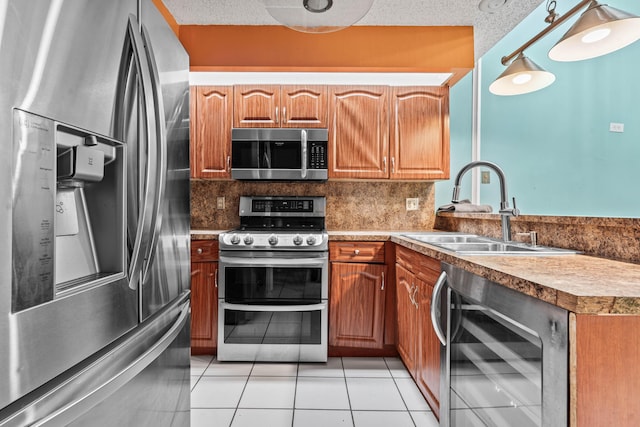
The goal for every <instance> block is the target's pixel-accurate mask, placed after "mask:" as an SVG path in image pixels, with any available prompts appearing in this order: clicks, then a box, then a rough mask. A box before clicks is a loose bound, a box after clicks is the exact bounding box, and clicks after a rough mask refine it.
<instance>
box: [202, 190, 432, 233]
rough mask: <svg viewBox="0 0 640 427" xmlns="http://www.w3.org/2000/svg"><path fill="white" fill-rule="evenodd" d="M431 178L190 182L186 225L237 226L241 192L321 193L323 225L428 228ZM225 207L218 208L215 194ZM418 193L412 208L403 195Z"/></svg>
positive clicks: (225, 228)
mask: <svg viewBox="0 0 640 427" xmlns="http://www.w3.org/2000/svg"><path fill="white" fill-rule="evenodd" d="M434 190H435V186H434V185H433V183H432V182H396V181H327V182H245V181H211V180H192V181H191V228H192V229H210V230H227V229H232V228H235V227H237V226H238V225H239V218H238V203H239V200H240V196H253V195H262V196H325V197H326V198H327V219H326V226H327V229H328V230H331V231H335V230H354V231H357V230H380V231H387V230H431V229H432V228H433V224H434V221H435V208H434V203H435V200H434ZM218 197H224V198H225V208H224V209H217V198H218ZM414 197H417V198H419V206H418V210H417V211H407V210H406V203H405V201H406V199H407V198H414Z"/></svg>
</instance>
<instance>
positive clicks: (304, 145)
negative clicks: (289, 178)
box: [301, 129, 308, 178]
mask: <svg viewBox="0 0 640 427" xmlns="http://www.w3.org/2000/svg"><path fill="white" fill-rule="evenodd" d="M301 133H302V135H301V142H302V165H301V174H302V178H306V177H307V163H308V158H307V156H308V154H307V131H306V130H305V129H302V130H301Z"/></svg>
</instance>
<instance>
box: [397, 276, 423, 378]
mask: <svg viewBox="0 0 640 427" xmlns="http://www.w3.org/2000/svg"><path fill="white" fill-rule="evenodd" d="M415 290H416V280H415V276H414V275H413V273H411V272H410V271H409V270H407V269H406V268H404V267H402V266H400V265H396V292H397V294H396V298H397V305H398V339H397V347H398V353H399V354H400V357H401V358H402V361H403V362H404V364H405V366H406V367H407V370H408V371H409V372H410V373H411V375H412V376H414V375H415V371H416V355H417V351H416V344H417V340H416V329H417V326H418V310H417V309H416V307H415V304H414V295H415Z"/></svg>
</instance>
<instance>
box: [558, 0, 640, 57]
mask: <svg viewBox="0 0 640 427" xmlns="http://www.w3.org/2000/svg"><path fill="white" fill-rule="evenodd" d="M638 39H640V16H635V15H632V14H630V13H627V12H624V11H622V10H618V9H615V8H613V7H610V6H608V5H606V4H599V3H598V2H597V1H592V2H591V4H590V5H589V7H588V8H587V10H586V11H585V12H584V13H583V14H582V15H580V18H578V20H577V21H576V22H575V24H573V26H572V27H571V28H570V29H569V31H567V32H566V34H565V35H564V36H562V38H561V39H560V41H559V42H558V43H556V44H555V46H553V47H552V48H551V50H550V51H549V58H551V59H553V60H554V61H580V60H583V59H590V58H595V57H597V56H601V55H606V54H607V53H611V52H614V51H616V50H618V49H621V48H623V47H625V46H628V45H630V44H631V43H633V42H635V41H636V40H638Z"/></svg>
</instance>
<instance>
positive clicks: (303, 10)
mask: <svg viewBox="0 0 640 427" xmlns="http://www.w3.org/2000/svg"><path fill="white" fill-rule="evenodd" d="M263 2H264V5H265V8H266V9H267V12H269V14H270V15H271V16H272V17H273V18H274V19H275V20H276V21H278V22H280V23H281V24H282V25H285V26H287V27H289V28H291V29H293V30H296V31H302V32H304V33H330V32H333V31H338V30H341V29H343V28H346V27H349V26H351V25H353V24H355V23H356V22H358V21H359V20H360V19H362V17H364V15H366V14H367V12H369V9H371V5H372V4H373V0H263Z"/></svg>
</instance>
